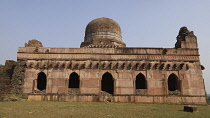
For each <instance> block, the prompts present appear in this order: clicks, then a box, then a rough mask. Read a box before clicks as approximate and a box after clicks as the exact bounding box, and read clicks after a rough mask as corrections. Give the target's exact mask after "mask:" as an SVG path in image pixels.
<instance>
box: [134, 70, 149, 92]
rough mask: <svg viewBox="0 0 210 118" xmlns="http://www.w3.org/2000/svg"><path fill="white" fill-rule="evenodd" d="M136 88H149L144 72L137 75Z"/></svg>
mask: <svg viewBox="0 0 210 118" xmlns="http://www.w3.org/2000/svg"><path fill="white" fill-rule="evenodd" d="M136 89H147V80H146V78H145V76H144V75H143V74H142V73H139V74H138V75H137V76H136Z"/></svg>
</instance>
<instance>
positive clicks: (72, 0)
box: [0, 0, 210, 94]
mask: <svg viewBox="0 0 210 118" xmlns="http://www.w3.org/2000/svg"><path fill="white" fill-rule="evenodd" d="M99 17H107V18H111V19H113V20H115V21H116V22H118V23H119V25H120V26H121V30H122V36H123V42H125V43H126V44H127V47H165V48H173V47H174V44H175V42H176V36H177V34H178V31H179V29H180V28H181V27H182V26H187V27H188V29H189V30H191V31H194V34H195V35H196V36H197V40H198V45H199V52H200V59H201V64H202V65H204V67H205V70H204V71H203V75H204V80H205V85H206V91H207V93H209V94H210V78H209V77H210V63H209V61H210V53H209V52H210V0H0V64H4V63H5V60H16V59H17V50H18V47H23V46H24V43H27V42H28V40H31V39H37V40H39V41H41V42H42V44H43V45H44V46H45V47H69V48H71V47H77V48H79V46H80V43H81V42H82V41H83V40H84V33H85V27H86V25H87V24H88V23H89V22H90V21H91V20H93V19H96V18H99Z"/></svg>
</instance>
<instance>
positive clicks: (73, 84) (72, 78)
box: [69, 72, 80, 88]
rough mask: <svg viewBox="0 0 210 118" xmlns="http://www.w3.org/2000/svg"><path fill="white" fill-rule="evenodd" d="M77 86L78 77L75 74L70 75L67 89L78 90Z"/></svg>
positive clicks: (78, 82)
mask: <svg viewBox="0 0 210 118" xmlns="http://www.w3.org/2000/svg"><path fill="white" fill-rule="evenodd" d="M79 84H80V80H79V75H78V74H77V73H75V72H73V73H71V74H70V77H69V88H79Z"/></svg>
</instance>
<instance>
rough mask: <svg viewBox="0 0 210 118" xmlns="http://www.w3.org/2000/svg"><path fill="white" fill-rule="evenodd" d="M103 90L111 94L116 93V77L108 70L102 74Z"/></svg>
mask: <svg viewBox="0 0 210 118" xmlns="http://www.w3.org/2000/svg"><path fill="white" fill-rule="evenodd" d="M101 90H102V91H105V92H107V93H109V94H114V79H113V77H112V75H111V74H110V73H108V72H106V73H104V74H103V76H102V80H101Z"/></svg>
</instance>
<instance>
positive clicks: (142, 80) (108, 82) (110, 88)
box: [37, 72, 180, 95]
mask: <svg viewBox="0 0 210 118" xmlns="http://www.w3.org/2000/svg"><path fill="white" fill-rule="evenodd" d="M147 84H148V83H147V80H146V77H145V76H144V75H143V74H142V73H139V74H138V75H137V76H136V79H135V89H136V94H140V95H146V94H147ZM46 86H47V77H46V74H45V73H44V72H40V73H39V74H38V77H37V89H38V90H40V91H42V90H46ZM114 87H115V84H114V78H113V76H112V74H110V73H109V72H106V73H104V74H103V75H102V80H101V91H104V92H107V93H109V94H111V95H113V94H114ZM68 88H71V89H79V88H80V79H79V75H78V74H77V73H76V72H72V73H71V74H70V76H69V82H68ZM78 91H79V90H78ZM168 91H169V94H176V93H175V92H174V91H180V83H179V79H178V77H177V76H176V75H175V74H173V73H172V74H170V75H169V77H168Z"/></svg>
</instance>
